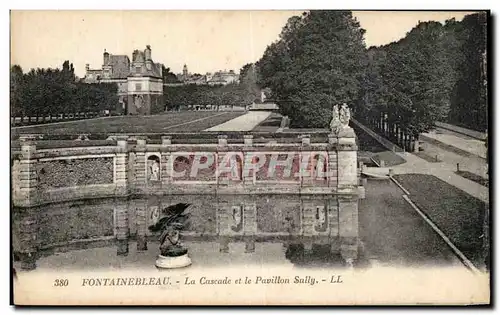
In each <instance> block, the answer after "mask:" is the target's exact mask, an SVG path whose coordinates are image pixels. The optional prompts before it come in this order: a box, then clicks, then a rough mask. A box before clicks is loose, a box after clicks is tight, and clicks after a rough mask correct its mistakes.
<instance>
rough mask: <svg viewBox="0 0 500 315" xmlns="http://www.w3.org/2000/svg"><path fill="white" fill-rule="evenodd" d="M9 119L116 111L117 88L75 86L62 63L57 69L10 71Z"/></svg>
mask: <svg viewBox="0 0 500 315" xmlns="http://www.w3.org/2000/svg"><path fill="white" fill-rule="evenodd" d="M10 75H11V80H10V92H11V97H10V100H11V116H18V117H19V116H21V117H24V116H43V117H45V116H52V115H59V114H69V113H77V112H99V111H102V110H115V109H116V108H117V105H118V95H117V91H118V90H117V89H118V88H117V86H116V84H105V83H100V84H86V83H83V82H77V81H76V77H75V73H74V68H73V64H70V63H69V61H65V62H64V63H63V65H62V68H61V69H59V68H57V69H51V68H47V69H41V68H38V69H31V70H30V71H29V72H27V73H23V70H22V68H21V67H20V66H18V65H13V66H12V67H11V73H10Z"/></svg>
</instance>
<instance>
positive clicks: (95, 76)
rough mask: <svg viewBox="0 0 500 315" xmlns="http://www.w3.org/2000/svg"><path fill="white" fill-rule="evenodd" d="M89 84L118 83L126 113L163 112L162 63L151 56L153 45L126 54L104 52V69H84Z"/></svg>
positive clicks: (85, 79)
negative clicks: (130, 56) (129, 55)
mask: <svg viewBox="0 0 500 315" xmlns="http://www.w3.org/2000/svg"><path fill="white" fill-rule="evenodd" d="M85 70H86V73H85V78H84V79H83V81H84V82H86V83H116V84H117V85H118V96H119V102H120V105H121V108H122V110H123V112H124V113H125V114H130V115H150V114H156V113H159V112H163V110H164V104H163V74H162V64H161V63H155V62H154V61H153V59H152V57H151V46H149V45H147V46H146V49H145V50H144V51H140V50H137V49H136V50H134V51H133V53H132V61H130V59H129V57H128V56H127V55H111V54H109V53H108V52H106V50H104V53H103V64H102V68H101V69H90V65H89V64H87V65H86V66H85Z"/></svg>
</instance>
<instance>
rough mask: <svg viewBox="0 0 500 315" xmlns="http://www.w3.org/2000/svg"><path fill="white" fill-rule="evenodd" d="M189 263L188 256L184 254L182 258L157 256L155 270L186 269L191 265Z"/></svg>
mask: <svg viewBox="0 0 500 315" xmlns="http://www.w3.org/2000/svg"><path fill="white" fill-rule="evenodd" d="M191 263H192V262H191V258H189V256H188V254H187V253H186V254H184V255H182V256H177V257H168V256H163V255H158V258H157V259H156V262H155V265H156V267H157V268H161V269H175V268H183V267H187V266H189V265H191Z"/></svg>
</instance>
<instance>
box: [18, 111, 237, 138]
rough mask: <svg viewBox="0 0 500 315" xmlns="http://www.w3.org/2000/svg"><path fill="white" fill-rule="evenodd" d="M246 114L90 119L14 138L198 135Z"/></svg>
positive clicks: (22, 130) (31, 128)
mask: <svg viewBox="0 0 500 315" xmlns="http://www.w3.org/2000/svg"><path fill="white" fill-rule="evenodd" d="M242 114H244V112H243V111H239V112H213V111H206V112H205V111H203V112H201V111H189V112H173V113H165V114H162V115H155V116H117V117H106V118H98V119H88V120H81V121H73V122H67V123H60V124H51V125H39V126H29V127H23V128H13V129H12V135H14V136H15V135H17V134H21V133H24V134H26V133H43V134H57V135H62V134H80V133H90V134H91V133H163V132H182V131H185V132H196V131H202V130H204V129H207V128H210V127H213V126H216V125H219V124H221V123H224V122H226V121H228V120H231V119H233V118H236V117H238V116H240V115H242Z"/></svg>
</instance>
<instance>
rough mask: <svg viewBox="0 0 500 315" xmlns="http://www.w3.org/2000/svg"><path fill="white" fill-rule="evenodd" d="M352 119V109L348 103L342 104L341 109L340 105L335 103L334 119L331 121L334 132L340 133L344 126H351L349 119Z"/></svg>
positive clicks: (331, 128)
mask: <svg viewBox="0 0 500 315" xmlns="http://www.w3.org/2000/svg"><path fill="white" fill-rule="evenodd" d="M350 120H351V111H350V109H349V107H348V106H347V104H346V103H344V104H342V105H341V106H340V109H339V105H334V106H333V110H332V120H331V121H330V130H331V132H332V133H339V131H341V130H342V129H344V128H348V127H349V121H350Z"/></svg>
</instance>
